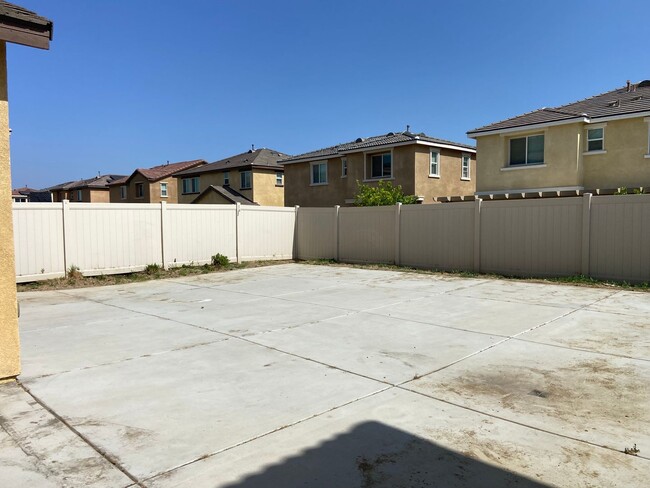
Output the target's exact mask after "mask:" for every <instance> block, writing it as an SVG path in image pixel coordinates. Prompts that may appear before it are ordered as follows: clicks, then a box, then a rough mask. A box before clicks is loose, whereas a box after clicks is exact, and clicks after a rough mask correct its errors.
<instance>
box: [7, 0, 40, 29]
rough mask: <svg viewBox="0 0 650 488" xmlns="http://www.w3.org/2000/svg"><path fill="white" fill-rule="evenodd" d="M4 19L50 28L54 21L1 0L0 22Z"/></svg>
mask: <svg viewBox="0 0 650 488" xmlns="http://www.w3.org/2000/svg"><path fill="white" fill-rule="evenodd" d="M3 18H8V19H11V20H17V21H20V22H26V23H31V24H38V25H42V26H45V27H50V28H51V26H52V21H51V20H50V19H46V18H45V17H41V16H40V15H37V14H36V12H32V11H31V10H27V9H26V8H24V7H21V6H19V5H15V4H13V3H9V2H5V1H4V0H0V20H3Z"/></svg>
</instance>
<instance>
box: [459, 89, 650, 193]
mask: <svg viewBox="0 0 650 488" xmlns="http://www.w3.org/2000/svg"><path fill="white" fill-rule="evenodd" d="M467 134H468V135H469V136H470V137H472V138H474V139H476V146H477V160H478V165H477V180H476V194H477V195H478V196H481V197H487V198H490V197H494V198H496V197H499V196H502V195H505V194H524V195H525V194H526V193H532V194H537V195H541V196H545V195H548V196H555V195H563V194H566V195H569V194H573V195H576V194H580V193H582V192H585V191H592V192H594V191H596V190H598V192H600V191H601V190H603V191H604V192H611V191H612V190H615V189H617V188H620V187H631V188H632V187H633V188H637V187H641V186H646V187H647V186H650V81H648V80H646V81H642V82H640V83H637V84H632V83H630V82H629V81H628V83H627V85H626V86H623V87H621V88H617V89H615V90H612V91H608V92H606V93H602V94H600V95H595V96H593V97H590V98H587V99H585V100H580V101H578V102H574V103H569V104H567V105H562V106H559V107H553V108H541V109H539V110H535V111H533V112H529V113H526V114H523V115H519V116H517V117H513V118H510V119H506V120H503V121H501V122H495V123H493V124H490V125H486V126H484V127H479V128H478V129H474V130H472V131H470V132H468V133H467Z"/></svg>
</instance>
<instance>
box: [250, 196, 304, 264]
mask: <svg viewBox="0 0 650 488" xmlns="http://www.w3.org/2000/svg"><path fill="white" fill-rule="evenodd" d="M295 225H296V210H295V208H293V207H291V208H287V207H262V206H260V207H257V206H256V207H253V206H250V207H249V206H241V207H240V213H239V220H238V228H237V232H238V234H239V236H238V241H239V259H240V260H242V261H253V260H267V259H268V260H273V259H293V253H294V249H293V246H294V233H295Z"/></svg>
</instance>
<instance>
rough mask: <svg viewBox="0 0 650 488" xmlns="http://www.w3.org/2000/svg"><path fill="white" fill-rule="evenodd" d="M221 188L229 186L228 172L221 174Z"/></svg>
mask: <svg viewBox="0 0 650 488" xmlns="http://www.w3.org/2000/svg"><path fill="white" fill-rule="evenodd" d="M223 186H230V172H229V171H224V172H223Z"/></svg>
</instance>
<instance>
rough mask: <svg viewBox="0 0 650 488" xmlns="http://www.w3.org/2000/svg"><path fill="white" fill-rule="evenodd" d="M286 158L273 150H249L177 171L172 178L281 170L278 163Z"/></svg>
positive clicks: (285, 155)
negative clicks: (257, 169)
mask: <svg viewBox="0 0 650 488" xmlns="http://www.w3.org/2000/svg"><path fill="white" fill-rule="evenodd" d="M287 157H289V155H288V154H284V153H281V152H280V151H276V150H274V149H266V148H263V149H255V150H252V149H251V150H250V151H247V152H245V153H241V154H237V155H235V156H231V157H229V158H225V159H222V160H220V161H215V162H214V163H210V164H205V165H203V166H199V167H196V168H192V169H188V170H185V171H179V172H178V173H175V174H174V176H188V175H197V174H202V173H209V172H211V171H223V170H226V169H232V168H242V167H246V166H255V167H268V168H275V169H282V166H280V165H279V164H278V161H279V160H280V159H282V158H287Z"/></svg>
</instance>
